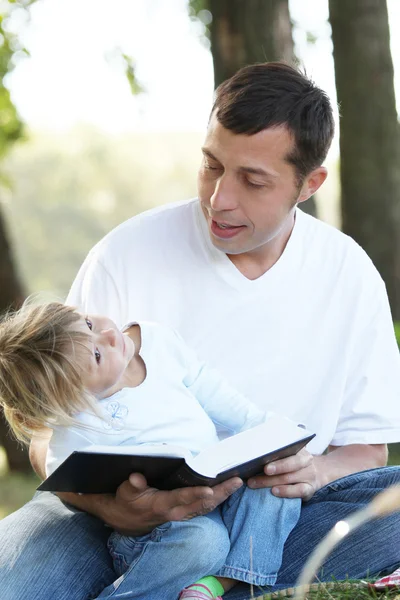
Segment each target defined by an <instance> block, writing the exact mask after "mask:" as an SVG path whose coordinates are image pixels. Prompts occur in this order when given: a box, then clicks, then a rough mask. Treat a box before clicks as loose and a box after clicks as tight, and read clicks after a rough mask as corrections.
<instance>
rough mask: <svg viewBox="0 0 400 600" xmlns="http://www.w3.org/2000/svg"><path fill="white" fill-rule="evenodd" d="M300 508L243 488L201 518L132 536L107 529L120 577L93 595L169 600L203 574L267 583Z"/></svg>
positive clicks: (273, 575)
mask: <svg viewBox="0 0 400 600" xmlns="http://www.w3.org/2000/svg"><path fill="white" fill-rule="evenodd" d="M300 508H301V501H300V500H299V499H292V500H288V499H283V498H276V497H275V496H273V495H272V494H271V492H270V490H268V489H263V490H251V489H249V488H247V487H246V486H243V487H242V488H241V489H240V490H238V491H237V492H236V493H235V494H233V495H232V496H231V497H230V498H229V499H228V500H226V501H225V502H224V503H223V504H222V505H221V506H220V507H218V508H217V509H216V510H214V511H213V512H212V513H210V514H208V515H206V516H203V517H196V518H195V519H192V520H191V521H184V522H172V523H165V524H164V525H161V526H160V527H156V528H155V529H154V530H153V531H152V532H151V533H149V534H147V535H144V536H140V537H135V538H133V537H127V536H123V535H120V534H119V533H113V534H112V535H111V536H110V539H109V542H108V546H109V549H110V552H111V556H112V557H113V560H114V568H115V571H116V572H117V574H118V575H120V577H119V579H118V580H117V581H116V582H115V583H114V584H112V585H111V586H109V587H107V588H106V589H105V590H104V591H103V592H102V593H101V594H100V596H99V598H104V599H106V598H112V599H113V600H119V599H120V598H121V599H122V598H124V599H128V598H129V599H132V600H133V599H136V600H139V599H143V598H151V600H165V598H168V599H171V600H173V599H176V598H177V597H178V595H179V592H180V591H181V590H182V589H183V588H184V587H187V586H188V585H190V584H191V583H194V582H195V581H197V580H198V579H200V578H201V577H204V576H205V575H220V576H221V577H230V578H232V579H236V580H240V581H244V582H247V583H253V584H255V585H257V586H267V585H273V584H274V583H275V581H276V578H277V575H278V571H279V568H280V566H281V562H282V553H283V546H284V544H285V541H286V539H287V537H288V535H289V533H290V532H291V531H292V529H293V527H294V526H295V525H296V523H297V521H298V519H299V516H300Z"/></svg>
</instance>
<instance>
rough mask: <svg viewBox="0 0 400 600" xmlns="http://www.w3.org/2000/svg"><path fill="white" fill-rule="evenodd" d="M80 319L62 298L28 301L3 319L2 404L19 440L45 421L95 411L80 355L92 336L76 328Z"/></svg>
mask: <svg viewBox="0 0 400 600" xmlns="http://www.w3.org/2000/svg"><path fill="white" fill-rule="evenodd" d="M81 318H82V317H81V315H79V314H78V313H77V312H76V310H75V309H74V308H72V307H70V306H65V305H64V304H61V303H59V302H51V303H48V304H43V305H40V306H33V305H30V304H29V303H25V304H24V306H23V307H22V308H21V309H20V310H19V311H17V312H14V313H9V314H7V315H6V316H5V317H4V319H3V320H2V322H1V323H0V405H1V406H2V407H3V410H4V414H5V417H6V418H7V421H8V423H9V425H10V427H11V429H12V431H13V433H14V434H15V436H16V438H17V439H19V440H20V441H23V442H26V443H28V442H29V440H30V438H31V437H32V434H33V433H36V432H38V431H39V430H40V429H42V428H43V427H46V426H48V427H52V426H54V425H66V426H68V425H72V424H73V423H74V418H73V417H74V415H75V414H76V413H77V412H80V411H82V410H91V411H93V410H94V411H95V412H96V410H95V399H94V398H93V396H92V395H91V394H89V393H88V392H87V391H86V390H85V388H84V386H83V384H82V377H81V372H80V370H79V366H78V365H79V358H78V357H77V355H76V351H77V349H78V346H81V347H85V348H87V346H86V343H87V341H88V337H89V336H88V335H86V334H85V333H84V332H83V331H77V330H74V325H76V324H77V322H78V320H79V319H81Z"/></svg>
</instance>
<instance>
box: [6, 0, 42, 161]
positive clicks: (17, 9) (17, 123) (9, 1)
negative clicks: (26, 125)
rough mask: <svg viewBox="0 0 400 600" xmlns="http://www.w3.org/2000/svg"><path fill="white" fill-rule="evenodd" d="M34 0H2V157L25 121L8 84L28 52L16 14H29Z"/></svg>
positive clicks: (21, 129) (19, 133)
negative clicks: (15, 23) (15, 24)
mask: <svg viewBox="0 0 400 600" xmlns="http://www.w3.org/2000/svg"><path fill="white" fill-rule="evenodd" d="M34 2H35V0H18V1H17V0H2V2H1V4H0V158H1V157H2V156H4V155H5V154H6V153H7V152H8V150H9V147H10V145H11V144H13V142H15V141H16V140H18V139H19V138H21V137H22V135H23V124H22V121H21V119H20V118H19V115H18V113H17V110H16V108H15V106H14V104H13V102H12V100H11V98H10V93H9V91H8V89H7V87H6V79H7V75H8V73H10V71H12V69H13V68H14V66H15V64H16V63H17V62H18V60H20V59H21V58H23V57H24V56H26V55H27V54H28V53H27V51H26V49H25V48H24V47H23V46H22V44H21V43H20V41H19V39H18V36H17V34H16V33H15V31H13V16H15V15H16V14H17V13H19V16H20V17H21V12H22V13H24V16H27V15H28V12H27V11H28V8H29V7H30V6H31V5H32V4H33V3H34Z"/></svg>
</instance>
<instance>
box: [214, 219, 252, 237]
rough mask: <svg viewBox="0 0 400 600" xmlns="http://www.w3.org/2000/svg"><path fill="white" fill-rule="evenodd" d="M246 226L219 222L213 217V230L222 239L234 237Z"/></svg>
mask: <svg viewBox="0 0 400 600" xmlns="http://www.w3.org/2000/svg"><path fill="white" fill-rule="evenodd" d="M243 228H244V225H231V224H230V223H224V222H218V221H214V219H211V232H212V233H213V235H215V236H216V237H219V238H222V239H228V238H232V237H234V236H235V235H237V234H238V233H239V231H241V230H242V229H243Z"/></svg>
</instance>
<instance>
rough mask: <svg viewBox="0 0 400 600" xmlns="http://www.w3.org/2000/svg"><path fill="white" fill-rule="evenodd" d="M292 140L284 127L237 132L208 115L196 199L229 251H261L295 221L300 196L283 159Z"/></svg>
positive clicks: (293, 175)
mask: <svg viewBox="0 0 400 600" xmlns="http://www.w3.org/2000/svg"><path fill="white" fill-rule="evenodd" d="M292 148H293V139H292V137H291V135H290V133H289V132H288V130H287V129H286V128H285V127H283V126H279V127H274V128H270V129H264V130H263V131H260V132H259V133H256V134H254V135H246V134H235V133H232V132H231V131H229V130H228V129H225V128H224V127H223V126H222V125H221V123H220V122H219V121H218V119H217V118H216V116H215V114H214V115H213V116H212V117H211V120H210V124H209V128H208V131H207V136H206V140H205V143H204V147H203V149H202V150H203V161H202V165H201V168H200V171H199V175H198V190H199V198H200V201H201V205H202V208H203V212H204V214H205V217H206V219H207V223H208V228H209V233H210V237H211V241H212V243H213V244H214V246H216V247H217V248H219V249H220V250H222V251H223V252H226V253H227V254H233V255H234V254H244V253H253V252H255V253H260V252H261V253H262V252H263V249H266V248H267V246H266V245H268V243H269V242H271V241H272V240H273V239H274V238H275V237H276V236H279V234H280V233H281V232H282V231H283V230H285V229H287V230H288V232H289V234H290V231H291V227H292V225H293V214H294V208H295V206H296V203H297V201H298V200H299V199H304V198H300V190H299V186H298V183H297V182H296V172H295V169H294V167H293V166H292V165H291V164H289V163H288V162H287V160H286V158H287V156H288V155H289V154H290V152H291V150H292Z"/></svg>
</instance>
